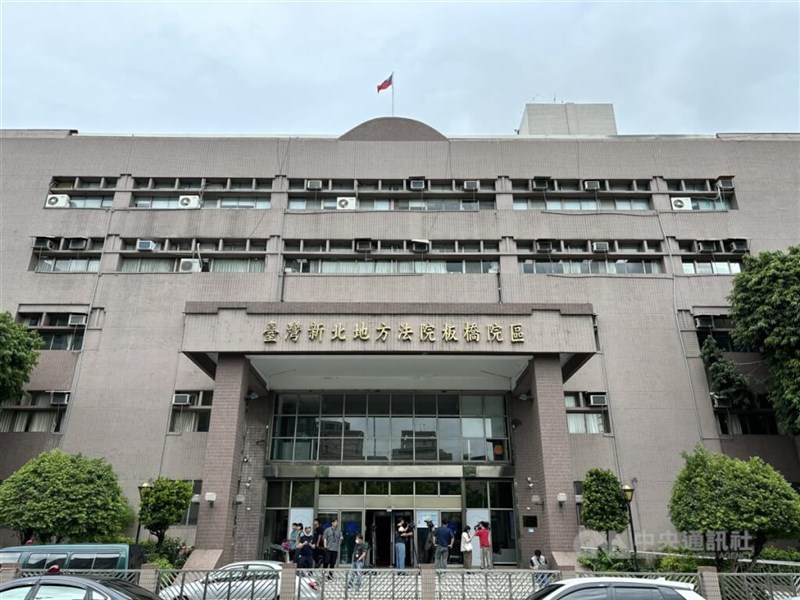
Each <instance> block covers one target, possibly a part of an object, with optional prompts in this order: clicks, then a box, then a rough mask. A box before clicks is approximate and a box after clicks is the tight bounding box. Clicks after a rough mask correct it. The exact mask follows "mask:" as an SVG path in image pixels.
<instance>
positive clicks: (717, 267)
mask: <svg viewBox="0 0 800 600" xmlns="http://www.w3.org/2000/svg"><path fill="white" fill-rule="evenodd" d="M681 263H682V264H683V274H684V275H736V274H737V273H741V271H742V261H740V260H714V261H709V260H693V259H691V258H684V259H681Z"/></svg>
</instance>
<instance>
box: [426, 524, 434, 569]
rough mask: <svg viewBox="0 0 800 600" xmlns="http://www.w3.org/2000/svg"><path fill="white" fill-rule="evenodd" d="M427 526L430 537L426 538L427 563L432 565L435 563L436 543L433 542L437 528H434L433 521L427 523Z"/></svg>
mask: <svg viewBox="0 0 800 600" xmlns="http://www.w3.org/2000/svg"><path fill="white" fill-rule="evenodd" d="M425 525H426V526H427V527H428V535H427V536H426V538H425V548H424V551H425V563H426V564H431V563H433V562H434V548H435V546H436V545H435V543H434V540H433V532H434V529H435V527H434V526H433V521H425Z"/></svg>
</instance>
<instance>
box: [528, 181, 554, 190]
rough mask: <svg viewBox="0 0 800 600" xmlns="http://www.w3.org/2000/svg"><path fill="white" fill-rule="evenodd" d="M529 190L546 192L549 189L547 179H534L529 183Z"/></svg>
mask: <svg viewBox="0 0 800 600" xmlns="http://www.w3.org/2000/svg"><path fill="white" fill-rule="evenodd" d="M531 188H532V189H534V190H547V189H550V180H549V179H534V180H533V181H532V182H531Z"/></svg>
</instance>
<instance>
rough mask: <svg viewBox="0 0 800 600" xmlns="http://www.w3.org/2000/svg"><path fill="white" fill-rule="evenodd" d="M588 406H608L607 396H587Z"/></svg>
mask: <svg viewBox="0 0 800 600" xmlns="http://www.w3.org/2000/svg"><path fill="white" fill-rule="evenodd" d="M589 406H608V396H606V395H605V394H589Z"/></svg>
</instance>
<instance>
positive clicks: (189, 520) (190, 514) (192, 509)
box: [173, 479, 203, 525]
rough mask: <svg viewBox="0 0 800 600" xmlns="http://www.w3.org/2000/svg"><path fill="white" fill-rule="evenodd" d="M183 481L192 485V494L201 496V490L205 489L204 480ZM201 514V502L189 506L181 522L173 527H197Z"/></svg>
mask: <svg viewBox="0 0 800 600" xmlns="http://www.w3.org/2000/svg"><path fill="white" fill-rule="evenodd" d="M183 481H188V482H189V483H191V484H192V494H193V495H195V494H199V493H200V490H202V489H203V480H202V479H184V480H183ZM199 514H200V503H199V502H192V503H191V504H189V508H187V509H186V510H185V511H184V513H183V515H182V516H181V518H180V520H179V521H178V522H177V523H173V525H197V515H199Z"/></svg>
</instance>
